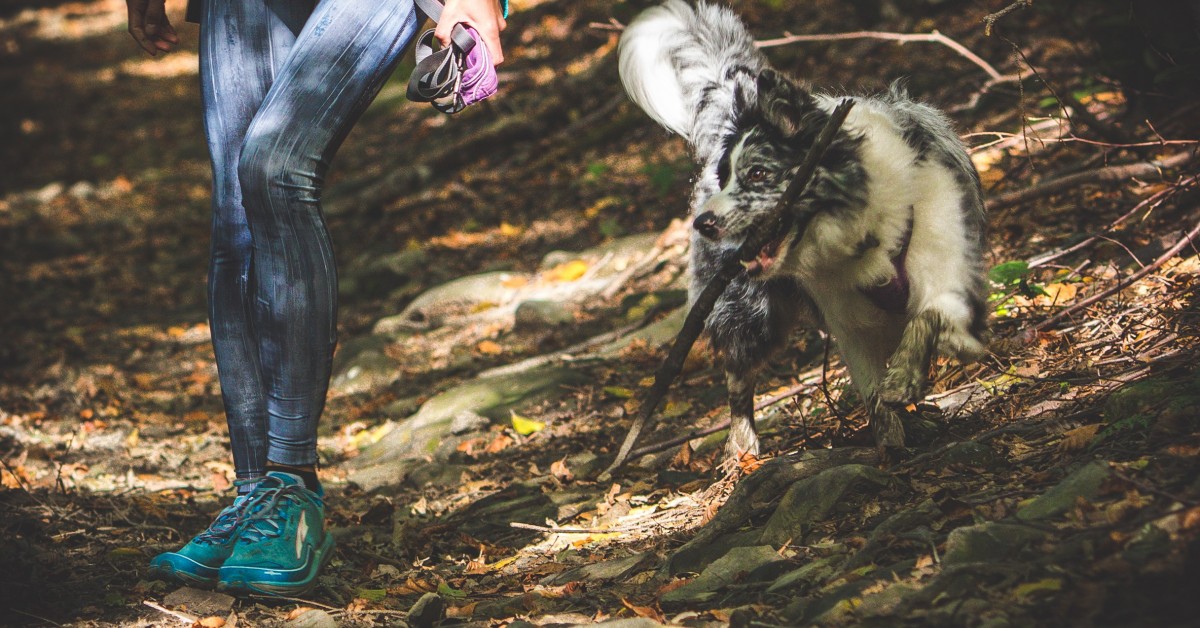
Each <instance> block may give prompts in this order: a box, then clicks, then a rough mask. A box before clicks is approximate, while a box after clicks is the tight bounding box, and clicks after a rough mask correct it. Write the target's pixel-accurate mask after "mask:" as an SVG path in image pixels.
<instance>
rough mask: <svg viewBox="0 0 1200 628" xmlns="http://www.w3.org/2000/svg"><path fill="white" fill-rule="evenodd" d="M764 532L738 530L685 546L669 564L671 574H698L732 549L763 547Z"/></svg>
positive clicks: (672, 557)
mask: <svg viewBox="0 0 1200 628" xmlns="http://www.w3.org/2000/svg"><path fill="white" fill-rule="evenodd" d="M761 538H762V530H759V529H749V530H737V531H734V532H730V533H728V534H724V535H721V536H719V537H717V538H715V539H711V540H709V541H708V542H705V543H697V544H689V545H685V546H683V547H681V548H679V550H677V551H676V552H675V553H674V554H672V555H671V559H670V561H669V562H668V569H669V571H670V573H673V574H678V573H698V572H700V571H702V570H704V568H705V567H707V566H709V565H710V564H712V563H713V561H716V560H717V559H719V558H721V557H722V556H724V555H725V554H727V553H728V552H729V548H731V547H749V546H754V545H761Z"/></svg>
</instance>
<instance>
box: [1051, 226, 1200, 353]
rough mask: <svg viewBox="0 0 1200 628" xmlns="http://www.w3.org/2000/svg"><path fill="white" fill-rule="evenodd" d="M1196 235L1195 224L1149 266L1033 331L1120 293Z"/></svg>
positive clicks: (1065, 310) (1174, 254)
mask: <svg viewBox="0 0 1200 628" xmlns="http://www.w3.org/2000/svg"><path fill="white" fill-rule="evenodd" d="M1197 235H1200V223H1197V224H1196V226H1195V227H1193V228H1192V230H1191V231H1189V232H1187V234H1185V235H1184V236H1183V237H1182V238H1179V241H1178V242H1176V243H1175V245H1174V246H1172V247H1171V248H1170V249H1167V252H1166V253H1163V254H1162V255H1161V256H1159V258H1158V259H1156V260H1154V262H1153V263H1151V264H1150V265H1148V266H1146V267H1145V268H1143V269H1141V270H1139V271H1137V272H1136V273H1133V274H1132V275H1130V276H1129V277H1122V278H1120V279H1118V280H1117V285H1115V286H1112V287H1111V288H1109V289H1107V290H1104V291H1103V292H1100V293H1097V294H1094V295H1092V296H1090V297H1088V298H1086V299H1084V300H1082V301H1079V302H1077V303H1075V304H1073V305H1071V307H1068V308H1066V309H1064V310H1062V311H1061V312H1059V313H1058V314H1055V315H1054V316H1051V317H1050V318H1048V319H1046V320H1044V321H1042V322H1040V323H1038V324H1037V325H1035V326H1034V327H1033V329H1034V330H1035V331H1044V330H1046V329H1048V328H1050V327H1052V326H1054V325H1055V324H1056V323H1058V322H1059V321H1061V320H1062V319H1064V318H1066V317H1067V316H1070V315H1071V314H1074V313H1075V312H1078V311H1079V310H1082V309H1083V308H1086V307H1088V306H1090V305H1092V304H1094V303H1098V302H1100V301H1103V300H1104V299H1107V298H1108V297H1111V296H1112V295H1114V294H1116V293H1118V292H1120V291H1121V290H1123V289H1125V288H1128V287H1129V286H1130V285H1131V284H1133V283H1134V282H1135V281H1137V280H1139V279H1141V278H1142V277H1145V276H1146V275H1149V274H1150V273H1152V272H1154V271H1155V270H1157V269H1159V268H1160V267H1162V265H1163V264H1165V263H1167V261H1168V260H1170V259H1171V258H1173V257H1175V256H1176V255H1178V254H1179V252H1180V251H1182V250H1183V249H1184V248H1186V247H1187V245H1189V244H1191V243H1192V241H1193V240H1195V239H1196V236H1197Z"/></svg>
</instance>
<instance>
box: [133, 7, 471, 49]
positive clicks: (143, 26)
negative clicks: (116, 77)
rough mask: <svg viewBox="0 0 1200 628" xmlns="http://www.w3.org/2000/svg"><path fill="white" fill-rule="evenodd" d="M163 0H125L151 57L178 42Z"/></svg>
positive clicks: (137, 35)
mask: <svg viewBox="0 0 1200 628" xmlns="http://www.w3.org/2000/svg"><path fill="white" fill-rule="evenodd" d="M165 1H166V0H125V4H126V6H128V7H129V34H130V35H133V38H134V39H135V40H136V41H137V43H138V45H139V46H141V47H142V50H145V51H146V52H148V53H150V56H152V57H154V56H158V53H160V52H166V51H168V50H170V49H172V48H174V47H175V44H178V43H179V36H178V35H176V34H175V29H174V28H173V27H172V26H171V20H168V19H167V10H166V8H165V7H164V6H163V3H164V2H165ZM481 32H482V31H481Z"/></svg>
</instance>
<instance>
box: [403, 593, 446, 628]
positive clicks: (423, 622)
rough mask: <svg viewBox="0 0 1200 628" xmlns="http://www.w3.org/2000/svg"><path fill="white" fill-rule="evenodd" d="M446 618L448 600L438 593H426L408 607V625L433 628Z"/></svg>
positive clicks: (418, 627) (413, 627)
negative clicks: (445, 600)
mask: <svg viewBox="0 0 1200 628" xmlns="http://www.w3.org/2000/svg"><path fill="white" fill-rule="evenodd" d="M445 618H446V602H444V601H443V600H442V597H441V596H440V595H438V594H437V593H426V594H425V595H422V596H421V599H419V600H417V602H416V603H415V604H413V605H412V608H410V609H408V625H409V626H412V628H432V627H433V626H436V625H438V623H439V622H441V621H442V620H443V619H445Z"/></svg>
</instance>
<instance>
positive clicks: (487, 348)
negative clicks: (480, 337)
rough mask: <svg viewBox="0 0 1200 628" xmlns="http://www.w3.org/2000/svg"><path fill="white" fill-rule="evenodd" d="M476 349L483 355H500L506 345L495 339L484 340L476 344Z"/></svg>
mask: <svg viewBox="0 0 1200 628" xmlns="http://www.w3.org/2000/svg"><path fill="white" fill-rule="evenodd" d="M475 350H476V351H478V352H480V353H482V354H483V355H500V354H501V353H504V347H501V346H500V343H498V342H496V341H494V340H484V341H482V342H480V343H479V344H477V345H475Z"/></svg>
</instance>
